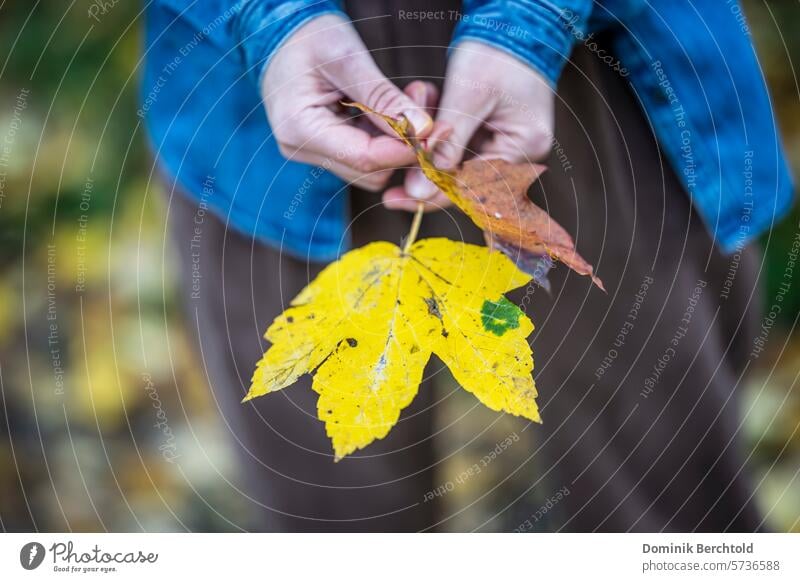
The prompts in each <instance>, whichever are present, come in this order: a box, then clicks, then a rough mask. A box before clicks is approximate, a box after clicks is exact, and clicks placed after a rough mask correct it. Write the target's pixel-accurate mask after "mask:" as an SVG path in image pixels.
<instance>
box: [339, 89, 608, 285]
mask: <svg viewBox="0 0 800 582" xmlns="http://www.w3.org/2000/svg"><path fill="white" fill-rule="evenodd" d="M343 105H347V106H352V107H356V108H357V109H360V110H361V111H364V112H366V113H371V114H374V115H378V116H379V117H381V118H382V119H383V120H384V121H386V123H388V124H389V126H390V127H391V128H392V129H393V130H394V131H395V132H396V133H397V135H398V136H399V137H400V138H401V139H402V140H403V141H404V142H406V143H407V144H408V145H409V146H410V147H412V148H414V151H415V152H416V154H417V161H418V162H419V165H420V167H421V168H422V171H423V173H424V174H425V176H426V177H427V178H428V179H429V180H430V181H431V182H433V183H434V184H436V186H438V188H439V189H440V190H441V191H442V192H443V193H444V194H445V195H446V196H447V197H448V198H449V199H450V200H451V201H452V202H453V204H455V205H456V206H457V207H458V208H459V209H460V210H461V211H462V212H464V213H465V214H466V215H467V216H469V217H470V219H472V221H473V222H474V223H475V224H476V225H477V226H478V227H480V228H481V230H483V231H484V234H485V235H486V239H487V243H488V244H489V246H491V247H492V248H494V249H497V250H500V251H501V252H503V253H505V254H506V255H508V256H509V258H511V259H512V260H513V261H514V262H515V263H516V264H517V266H518V267H520V268H521V269H522V270H524V271H526V272H528V273H530V274H531V275H533V276H534V278H535V279H536V280H537V281H542V280H544V281H546V276H547V270H549V266H547V265H546V261H542V260H541V259H542V258H543V257H544V256H549V257H551V258H553V259H557V260H559V261H561V262H562V263H564V264H565V265H566V266H568V267H569V268H570V269H572V270H573V271H575V272H576V273H578V274H579V275H588V276H589V277H591V278H592V281H593V282H594V284H595V285H597V286H598V287H599V288H600V289H602V290H603V291H605V287H603V282H602V281H601V280H600V279H599V278H598V277H596V276H595V275H594V271H593V269H592V266H591V265H590V264H589V263H587V262H586V260H585V259H584V258H583V257H581V256H580V255H579V254H578V252H577V251H576V250H575V242H574V241H573V240H572V237H571V236H570V235H569V234H568V233H567V231H566V230H564V228H563V227H562V226H561V225H560V224H558V223H557V222H556V221H555V220H553V219H552V218H551V217H550V215H549V214H548V213H547V212H546V211H545V210H543V209H542V208H540V207H538V206H537V205H536V204H534V203H533V202H532V201H531V200H530V198H528V188H529V187H530V185H531V184H532V183H533V182H534V180H536V179H537V178H538V177H539V176H540V175H541V174H542V173H543V172H544V171H545V169H546V168H545V167H544V166H542V165H539V164H511V163H509V162H506V161H504V160H483V159H481V160H478V159H476V160H469V161H467V162H465V163H464V164H463V165H462V166H461V168H460V169H459V170H458V171H457V172H455V173H453V172H448V171H446V170H441V169H439V168H437V167H436V166H435V165H434V163H433V160H432V159H431V155H430V152H428V151H427V150H426V149H425V148H424V147H422V144H420V142H419V140H418V139H416V138H415V137H414V136H413V135H411V134H410V133H409V131H408V128H409V124H408V121H407V120H406V119H405V118H400V119H394V118H393V117H389V116H387V115H383V114H381V113H378V112H376V111H373V110H372V109H370V108H369V107H367V106H365V105H362V104H360V103H343ZM532 265H536V269H539V268H543V269H544V271H543V272H533V273H532V272H531V268H533V267H532ZM543 265H544V266H543Z"/></svg>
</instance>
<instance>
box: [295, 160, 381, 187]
mask: <svg viewBox="0 0 800 582" xmlns="http://www.w3.org/2000/svg"><path fill="white" fill-rule="evenodd" d="M289 159H290V160H291V161H294V162H300V163H303V164H310V165H312V166H319V167H321V168H324V169H326V170H328V171H330V172H331V173H333V174H335V175H336V176H338V177H339V178H341V179H342V180H344V181H345V182H347V184H348V185H353V186H357V187H359V188H361V189H363V190H369V191H370V192H380V191H381V190H383V189H384V188H385V187H386V184H387V183H388V182H389V179H390V178H391V177H392V174H393V173H394V168H390V169H385V170H376V171H374V172H369V173H362V172H359V171H357V170H354V169H353V168H351V167H349V166H347V165H345V164H343V163H341V162H338V161H336V160H332V159H331V158H326V157H321V156H319V155H317V154H311V153H308V152H304V151H299V150H298V151H297V152H295V153H293V154H292V155H290V156H289Z"/></svg>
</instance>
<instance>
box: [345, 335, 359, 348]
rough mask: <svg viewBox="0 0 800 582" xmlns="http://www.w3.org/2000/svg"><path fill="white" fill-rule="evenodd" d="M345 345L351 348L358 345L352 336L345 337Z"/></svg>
mask: <svg viewBox="0 0 800 582" xmlns="http://www.w3.org/2000/svg"><path fill="white" fill-rule="evenodd" d="M347 345H348V346H350V347H351V348H354V347H356V346H357V345H358V341H357V340H356V338H354V337H349V338H347Z"/></svg>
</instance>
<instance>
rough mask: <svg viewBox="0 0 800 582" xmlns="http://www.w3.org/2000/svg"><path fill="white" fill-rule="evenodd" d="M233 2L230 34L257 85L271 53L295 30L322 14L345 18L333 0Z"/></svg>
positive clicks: (243, 0)
mask: <svg viewBox="0 0 800 582" xmlns="http://www.w3.org/2000/svg"><path fill="white" fill-rule="evenodd" d="M237 4H238V5H239V9H238V10H237V11H236V15H235V16H234V17H233V19H232V22H231V33H232V35H233V37H234V41H235V42H237V43H238V46H239V49H240V51H241V53H242V56H243V58H244V62H245V66H246V67H247V71H248V75H249V76H250V77H251V78H252V79H253V81H254V82H255V83H256V84H257V85H258V84H260V81H261V75H262V74H263V72H264V70H265V69H266V65H267V64H268V63H269V61H270V59H271V58H272V56H273V55H274V54H275V52H276V51H277V50H278V49H279V48H280V46H281V45H282V44H283V43H284V42H285V41H286V39H287V38H288V37H289V36H290V35H291V34H292V33H293V32H294V31H295V30H297V29H298V28H300V27H301V26H303V25H304V24H305V23H307V22H308V21H309V20H311V19H312V18H316V17H317V16H321V15H323V14H331V13H336V14H341V15H342V16H344V17H347V15H346V14H345V13H344V11H343V10H342V7H341V5H340V1H337V0H239V2H237Z"/></svg>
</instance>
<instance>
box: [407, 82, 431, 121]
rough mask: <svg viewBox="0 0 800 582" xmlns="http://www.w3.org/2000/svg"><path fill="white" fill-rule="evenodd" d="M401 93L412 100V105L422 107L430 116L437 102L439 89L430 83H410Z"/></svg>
mask: <svg viewBox="0 0 800 582" xmlns="http://www.w3.org/2000/svg"><path fill="white" fill-rule="evenodd" d="M403 93H405V94H406V95H408V96H409V97H411V98H412V99H413V100H414V103H416V104H417V105H419V106H420V107H424V108H425V110H426V111H427V112H428V114H429V115H430V114H431V113H433V108H434V107H436V104H437V103H438V102H439V88H438V87H437V86H436V85H434V84H433V83H431V82H430V81H419V80H418V81H412V82H411V83H409V84H408V85H406V87H405V89H403Z"/></svg>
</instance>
